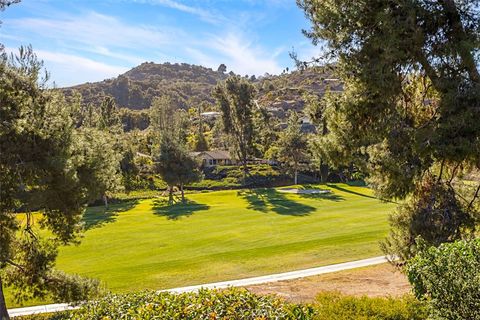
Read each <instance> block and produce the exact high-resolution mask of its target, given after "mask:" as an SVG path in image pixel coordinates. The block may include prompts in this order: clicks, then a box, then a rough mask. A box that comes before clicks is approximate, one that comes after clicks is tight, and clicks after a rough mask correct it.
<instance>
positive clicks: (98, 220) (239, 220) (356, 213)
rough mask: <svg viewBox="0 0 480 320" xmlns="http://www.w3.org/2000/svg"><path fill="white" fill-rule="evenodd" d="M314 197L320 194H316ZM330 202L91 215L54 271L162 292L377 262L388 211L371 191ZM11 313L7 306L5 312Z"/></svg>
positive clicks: (219, 202)
mask: <svg viewBox="0 0 480 320" xmlns="http://www.w3.org/2000/svg"><path fill="white" fill-rule="evenodd" d="M322 187H323V186H322ZM329 188H330V189H332V191H333V193H332V194H330V195H296V194H284V193H279V192H277V191H275V190H273V189H257V190H232V191H219V192H210V193H197V194H190V195H188V200H189V201H190V204H188V205H186V206H182V205H176V206H174V207H166V206H165V204H164V203H163V202H162V200H161V199H147V200H140V201H137V202H130V203H128V204H123V205H121V206H120V205H117V207H115V210H116V211H117V212H114V213H111V214H105V213H104V211H103V209H102V208H90V209H89V210H88V212H87V214H86V217H85V219H86V220H85V222H86V226H87V228H88V230H87V231H86V232H85V237H84V238H83V239H82V242H81V244H80V245H79V246H70V247H65V248H62V250H61V252H60V255H59V258H58V268H59V269H62V270H64V271H67V272H71V273H78V274H81V275H83V276H88V277H92V278H97V279H100V280H102V281H103V282H104V283H105V284H106V285H107V286H108V288H109V289H111V290H113V291H116V292H125V291H132V290H139V289H166V288H172V287H178V286H186V285H195V284H201V283H208V282H213V281H222V280H229V279H240V278H245V277H251V276H259V275H265V274H270V273H277V272H285V271H292V270H296V269H302V268H308V267H315V266H321V265H327V264H332V263H338V262H344V261H350V260H356V259H361V258H367V257H372V256H377V255H380V254H381V252H380V250H379V246H378V241H379V240H380V239H382V237H384V235H385V234H386V232H387V228H388V223H387V214H388V213H389V212H390V211H391V210H392V209H393V208H394V207H395V205H394V204H391V203H383V202H381V201H379V200H377V199H375V198H374V197H373V196H372V192H371V190H369V189H367V188H364V187H352V186H348V185H344V184H332V185H329ZM10 306H12V304H10Z"/></svg>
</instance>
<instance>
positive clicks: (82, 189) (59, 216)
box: [0, 48, 118, 317]
mask: <svg viewBox="0 0 480 320" xmlns="http://www.w3.org/2000/svg"><path fill="white" fill-rule="evenodd" d="M41 71H42V64H41V63H39V62H38V60H37V59H36V56H35V54H34V53H33V51H32V50H31V48H21V49H20V52H19V55H18V56H16V57H12V58H11V59H7V58H6V55H1V58H0V118H1V119H2V122H1V124H0V181H1V184H2V185H1V188H0V252H1V253H0V315H1V316H2V317H4V316H5V314H6V310H5V309H4V304H3V303H2V302H3V301H4V300H3V291H2V289H3V288H2V285H7V286H11V287H13V288H14V290H15V293H16V297H17V299H20V300H21V299H24V298H30V297H44V296H46V295H47V294H49V293H51V294H53V296H54V298H55V299H58V300H60V299H72V300H76V299H84V298H85V297H87V296H88V295H89V294H92V293H95V292H96V291H97V289H98V283H95V282H92V281H88V280H83V279H80V278H79V277H70V276H66V275H64V274H62V273H60V272H58V271H56V270H55V269H54V266H55V259H56V256H57V248H58V246H59V245H61V244H68V243H71V242H74V241H75V239H76V236H77V235H78V233H79V232H80V231H81V224H80V220H81V217H82V214H83V212H84V208H85V205H86V204H87V203H88V202H89V201H92V200H95V199H96V198H97V197H98V196H100V195H101V194H104V193H105V192H107V191H108V189H110V188H111V187H112V188H113V185H114V181H115V180H116V178H117V177H118V176H117V175H116V173H117V170H116V168H118V162H116V161H115V159H116V158H115V157H116V156H115V154H114V153H113V152H112V150H110V149H109V148H105V146H102V145H101V144H102V142H104V138H105V137H103V136H98V135H94V133H93V132H91V131H90V130H88V129H85V130H83V129H77V125H78V121H77V120H78V119H76V116H77V115H78V114H79V112H78V111H79V104H78V103H77V102H78V100H76V99H73V100H69V101H67V100H66V99H65V98H64V97H63V96H62V95H61V94H60V93H59V92H58V91H56V90H47V89H46V87H45V85H44V84H45V82H44V80H45V79H41V78H40V74H41ZM34 211H39V215H38V217H34V215H33V213H32V212H34ZM17 212H25V214H26V219H25V221H24V223H22V224H20V221H19V219H17V215H16V213H17ZM37 225H38V226H39V227H40V228H43V229H46V230H48V231H49V238H45V239H43V238H42V237H41V236H40V235H39V233H38V232H37V231H38V227H37Z"/></svg>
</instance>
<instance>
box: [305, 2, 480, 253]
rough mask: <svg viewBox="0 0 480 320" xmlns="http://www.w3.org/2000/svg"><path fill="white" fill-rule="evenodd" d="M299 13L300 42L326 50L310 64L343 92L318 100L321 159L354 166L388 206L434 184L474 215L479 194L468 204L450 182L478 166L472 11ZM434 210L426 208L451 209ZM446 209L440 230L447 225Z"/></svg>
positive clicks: (479, 123)
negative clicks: (338, 82)
mask: <svg viewBox="0 0 480 320" xmlns="http://www.w3.org/2000/svg"><path fill="white" fill-rule="evenodd" d="M297 3H298V5H299V6H300V7H301V8H302V9H303V10H304V11H305V14H306V17H307V18H308V19H309V20H310V22H311V29H310V30H306V31H304V33H305V35H306V36H307V37H309V38H310V39H311V40H312V42H313V43H314V44H321V45H323V46H324V48H325V51H324V52H325V54H324V55H323V56H322V57H320V58H319V59H318V60H317V61H315V62H322V61H323V62H325V61H330V62H332V61H333V62H334V63H335V67H334V68H335V72H336V74H337V75H338V76H339V77H340V78H341V79H342V81H343V82H344V92H343V94H341V95H327V96H326V99H327V101H326V105H327V107H326V109H325V111H324V113H325V119H326V124H327V127H328V129H329V134H327V135H326V136H325V137H323V138H322V139H321V143H319V144H318V145H319V146H320V147H321V148H322V149H323V153H324V154H325V155H326V157H325V158H328V159H329V160H330V162H332V163H335V162H337V164H338V162H339V161H343V162H344V163H345V164H348V163H349V162H352V161H355V162H356V163H357V165H358V166H360V167H362V168H364V169H365V170H366V171H368V173H369V175H370V183H371V185H372V186H374V188H375V189H376V191H377V193H378V194H379V195H380V196H381V197H383V198H387V199H393V198H402V199H403V198H407V197H408V196H409V195H411V194H412V193H416V194H417V195H418V194H420V193H422V192H420V193H419V192H417V191H418V190H420V189H421V188H422V185H425V183H426V181H427V180H429V181H430V180H431V181H435V184H436V185H437V187H433V188H432V189H431V191H432V192H433V191H434V190H437V189H438V188H440V189H442V188H447V189H449V190H452V191H454V193H455V198H456V199H458V201H460V203H461V205H462V206H463V207H464V208H463V210H466V211H467V212H468V215H473V214H474V212H475V211H476V209H478V199H477V196H478V192H477V193H475V192H467V193H468V194H470V195H471V197H470V198H469V199H466V198H465V194H463V195H462V194H460V192H461V190H459V189H458V188H456V187H455V182H456V181H457V178H458V175H459V174H460V173H461V172H463V169H467V168H469V167H470V168H472V167H474V168H475V167H476V168H478V167H479V164H480V141H479V136H480V77H479V65H480V61H479V58H480V2H479V1H478V0H467V1H454V0H441V1H424V0H415V1H394V2H391V1H390V2H389V1H380V0H367V1H354V2H352V1H347V0H340V1H337V0H326V1H313V0H298V1H297ZM328 155H329V156H328ZM422 194H423V195H424V196H425V197H431V196H432V194H429V193H428V192H427V193H422ZM442 201H443V200H441V199H440V198H437V199H436V200H434V202H435V203H434V204H432V203H431V204H432V205H433V207H436V208H438V206H440V207H442V204H447V203H449V202H448V201H446V202H442ZM422 203H429V201H427V200H426V199H425V201H422ZM470 203H473V204H474V205H470ZM447 208H448V207H443V209H439V211H437V214H440V215H441V216H442V217H443V218H442V219H443V220H439V221H450V219H449V211H448V209H447ZM467 209H468V210H467ZM468 221H470V218H467V219H466V220H463V221H462V222H461V223H460V224H461V225H462V226H465V225H464V224H468ZM409 223H413V222H412V220H410V222H409ZM443 226H444V225H443V224H442V223H440V224H432V225H431V227H432V228H443ZM462 228H463V227H462ZM462 228H461V229H462ZM455 238H456V237H455V236H454V237H453V238H449V239H450V240H454V239H455ZM409 243H411V242H409ZM394 251H395V250H394Z"/></svg>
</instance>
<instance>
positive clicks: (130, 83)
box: [63, 62, 341, 117]
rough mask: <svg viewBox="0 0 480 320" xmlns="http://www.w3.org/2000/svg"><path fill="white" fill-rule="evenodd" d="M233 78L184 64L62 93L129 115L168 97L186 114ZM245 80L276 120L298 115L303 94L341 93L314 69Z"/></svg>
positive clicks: (140, 69)
mask: <svg viewBox="0 0 480 320" xmlns="http://www.w3.org/2000/svg"><path fill="white" fill-rule="evenodd" d="M233 74H234V73H233V72H232V71H230V72H229V73H225V72H221V71H215V70H212V69H211V68H206V67H202V66H197V65H191V64H187V63H181V64H178V63H175V64H171V63H168V62H167V63H163V64H156V63H153V62H145V63H142V64H141V65H139V66H137V67H135V68H133V69H131V70H129V71H127V72H126V73H124V74H122V75H120V76H118V77H117V78H113V79H107V80H104V81H100V82H94V83H85V84H81V85H77V86H74V87H69V88H64V89H63V90H64V92H65V93H66V94H67V95H69V94H71V93H72V92H73V91H74V90H75V91H78V92H80V93H81V94H82V96H83V101H84V103H93V104H96V105H98V104H100V102H101V101H102V99H103V97H104V96H106V95H110V96H112V97H114V98H115V101H116V103H117V105H118V106H119V107H123V108H128V109H132V110H141V109H146V108H149V107H150V105H151V103H152V100H153V99H154V98H155V97H158V96H162V95H170V96H171V97H173V98H174V101H176V102H177V105H178V107H179V108H188V107H191V106H195V105H198V104H199V103H201V102H202V101H206V102H208V103H211V104H213V103H214V99H213V97H212V95H211V92H212V89H213V87H214V86H215V85H216V84H217V83H218V82H219V81H223V80H225V79H226V78H227V77H228V76H229V75H233ZM249 79H250V81H252V82H253V83H254V84H255V86H256V87H257V89H258V96H257V101H258V103H259V104H260V105H262V106H265V107H267V108H269V110H270V111H272V112H274V113H276V114H277V115H278V116H280V117H282V116H283V115H284V114H285V111H286V110H289V109H295V110H297V111H301V110H302V109H303V101H302V95H303V93H305V92H309V93H314V94H317V95H323V93H324V92H325V90H326V89H327V88H328V87H330V88H331V89H332V90H341V85H340V84H339V82H338V81H337V80H336V79H332V76H331V73H326V72H323V71H322V70H321V69H319V68H310V69H307V70H304V71H293V72H289V73H285V72H284V73H282V74H281V75H268V74H266V75H265V76H262V77H259V78H258V79H257V78H255V76H251V77H249Z"/></svg>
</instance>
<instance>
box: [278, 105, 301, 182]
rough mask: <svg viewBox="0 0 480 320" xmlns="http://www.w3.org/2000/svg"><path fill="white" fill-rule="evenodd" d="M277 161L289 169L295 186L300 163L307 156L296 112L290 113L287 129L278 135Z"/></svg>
mask: <svg viewBox="0 0 480 320" xmlns="http://www.w3.org/2000/svg"><path fill="white" fill-rule="evenodd" d="M277 146H278V156H279V160H280V161H282V162H283V163H284V164H286V165H287V166H288V167H289V168H291V169H292V170H293V172H294V175H295V183H294V184H297V176H298V170H299V168H300V165H301V162H302V161H305V160H306V159H307V157H308V155H307V150H308V148H307V146H308V144H307V139H306V137H305V135H304V134H303V133H302V132H301V130H300V119H299V117H298V114H297V113H296V112H291V113H290V116H289V118H288V123H287V128H286V129H285V131H283V132H282V133H281V134H280V138H279V139H278V141H277Z"/></svg>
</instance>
